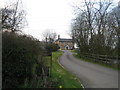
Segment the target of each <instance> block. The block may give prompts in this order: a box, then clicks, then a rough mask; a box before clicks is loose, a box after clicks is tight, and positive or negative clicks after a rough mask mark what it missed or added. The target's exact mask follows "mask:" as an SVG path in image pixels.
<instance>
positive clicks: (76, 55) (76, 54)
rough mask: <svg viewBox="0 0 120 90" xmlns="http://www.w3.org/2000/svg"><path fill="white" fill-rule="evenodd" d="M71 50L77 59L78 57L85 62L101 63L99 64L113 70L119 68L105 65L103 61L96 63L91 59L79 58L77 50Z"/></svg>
mask: <svg viewBox="0 0 120 90" xmlns="http://www.w3.org/2000/svg"><path fill="white" fill-rule="evenodd" d="M72 52H73V53H74V54H73V56H74V57H76V58H78V59H80V60H83V61H86V62H90V63H93V64H97V65H101V66H104V67H107V68H111V69H114V70H120V68H117V67H113V66H110V65H107V64H104V63H97V62H94V61H92V60H88V59H85V58H81V57H80V56H79V54H78V53H77V51H75V50H72Z"/></svg>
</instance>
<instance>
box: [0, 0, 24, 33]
mask: <svg viewBox="0 0 120 90" xmlns="http://www.w3.org/2000/svg"><path fill="white" fill-rule="evenodd" d="M20 4H21V3H20V1H19V0H18V1H17V2H16V4H12V5H8V6H5V7H4V8H2V10H1V11H2V30H5V29H7V30H9V31H12V32H15V31H18V30H20V29H22V28H23V27H24V26H25V25H26V19H25V15H26V14H25V11H24V10H23V9H21V7H20Z"/></svg>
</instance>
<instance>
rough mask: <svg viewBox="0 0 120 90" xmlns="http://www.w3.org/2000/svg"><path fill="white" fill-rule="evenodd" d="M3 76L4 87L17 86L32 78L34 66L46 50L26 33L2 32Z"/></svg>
mask: <svg viewBox="0 0 120 90" xmlns="http://www.w3.org/2000/svg"><path fill="white" fill-rule="evenodd" d="M2 36H3V37H2V46H3V47H2V59H3V60H2V61H3V62H2V78H3V82H2V84H3V88H16V87H20V86H21V85H23V84H24V82H25V80H26V79H28V80H29V82H30V81H31V79H32V76H33V73H32V68H33V65H34V64H35V63H37V62H38V56H39V55H40V53H41V51H44V50H43V48H42V46H41V44H40V42H39V41H38V40H37V39H35V38H33V37H31V36H26V35H19V34H17V33H13V32H3V34H2Z"/></svg>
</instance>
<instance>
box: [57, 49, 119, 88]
mask: <svg viewBox="0 0 120 90" xmlns="http://www.w3.org/2000/svg"><path fill="white" fill-rule="evenodd" d="M59 63H60V64H61V65H62V66H63V67H64V68H66V69H67V70H69V71H70V72H72V73H74V74H75V75H76V76H77V77H78V78H79V79H80V81H81V82H82V84H83V86H84V87H85V88H118V71H117V70H113V69H110V68H107V67H103V66H100V65H97V64H92V63H89V62H85V61H82V60H79V59H77V58H75V57H74V56H73V55H72V52H71V51H69V50H64V54H63V55H62V56H61V57H60V58H59Z"/></svg>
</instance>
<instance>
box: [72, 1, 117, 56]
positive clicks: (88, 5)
mask: <svg viewBox="0 0 120 90" xmlns="http://www.w3.org/2000/svg"><path fill="white" fill-rule="evenodd" d="M83 4H84V5H83V6H84V7H78V9H79V13H78V14H77V16H76V18H75V19H74V20H73V23H72V31H71V32H72V36H73V37H74V41H75V42H76V43H77V45H78V46H79V48H80V51H81V52H84V53H95V54H108V53H109V51H108V50H112V49H114V48H115V47H116V45H115V43H116V42H117V37H116V35H117V34H118V33H117V30H118V29H115V28H113V26H114V27H116V28H119V27H118V26H119V22H118V20H119V19H118V18H117V17H116V16H115V15H114V17H116V19H115V18H114V19H112V18H113V16H112V15H110V12H111V11H110V10H112V9H111V8H113V7H112V1H111V0H109V1H108V0H99V1H98V2H95V1H93V0H84V3H83ZM114 14H115V13H114ZM117 16H119V15H117ZM110 17H111V18H110ZM111 25H112V26H111ZM117 36H118V35H117ZM110 43H111V44H110ZM107 49H108V50H107ZM105 50H106V51H105ZM109 54H110V53H109Z"/></svg>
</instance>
